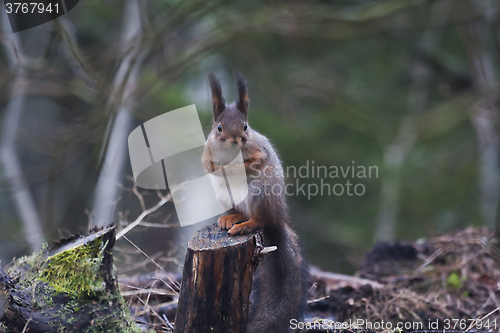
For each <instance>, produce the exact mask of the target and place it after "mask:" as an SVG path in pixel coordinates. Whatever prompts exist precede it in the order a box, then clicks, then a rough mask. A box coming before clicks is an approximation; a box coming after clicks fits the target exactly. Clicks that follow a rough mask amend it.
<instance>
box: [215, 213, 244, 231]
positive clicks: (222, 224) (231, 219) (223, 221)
mask: <svg viewBox="0 0 500 333" xmlns="http://www.w3.org/2000/svg"><path fill="white" fill-rule="evenodd" d="M245 220H246V219H245V216H243V215H242V214H233V215H226V216H221V217H219V228H221V229H222V230H228V229H230V228H231V227H232V226H233V225H234V224H235V223H238V222H241V221H245Z"/></svg>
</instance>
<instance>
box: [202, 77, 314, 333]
mask: <svg viewBox="0 0 500 333" xmlns="http://www.w3.org/2000/svg"><path fill="white" fill-rule="evenodd" d="M208 79H209V82H210V88H211V91H212V110H213V116H214V117H213V125H212V130H211V132H210V134H209V136H208V139H207V142H206V143H205V149H204V152H203V157H202V162H203V164H204V166H205V168H206V169H207V170H208V171H209V172H213V171H214V170H216V169H217V168H220V162H219V161H217V160H216V157H214V156H216V152H217V151H220V150H221V149H222V147H227V146H228V145H238V146H239V147H240V149H241V153H242V156H243V161H244V164H245V170H246V175H247V184H248V195H247V197H246V198H245V200H244V201H242V202H241V203H239V204H237V205H235V206H233V208H232V209H231V210H229V211H228V212H227V213H226V214H225V215H224V216H221V217H220V218H219V220H218V225H219V227H220V228H221V229H224V230H228V234H229V235H239V234H246V233H250V232H252V231H253V230H255V229H257V228H262V229H263V234H264V246H276V247H277V250H276V251H273V252H270V253H268V254H266V255H265V256H264V258H263V259H262V261H261V262H260V263H259V265H258V267H257V270H256V272H255V275H254V281H253V288H252V293H251V296H250V299H251V305H250V309H249V315H248V326H247V332H249V333H263V332H264V333H282V332H290V331H291V330H290V321H291V320H292V319H296V320H300V319H301V317H302V314H303V311H304V310H305V305H306V301H305V299H306V293H307V277H308V266H307V263H306V260H305V259H304V256H303V254H302V250H301V248H300V245H299V242H298V237H297V235H296V234H295V232H294V231H293V230H292V228H291V227H290V218H289V215H288V209H287V205H286V200H285V187H284V186H285V183H284V175H283V168H282V165H281V161H280V160H279V158H278V155H277V153H276V150H275V149H274V148H273V146H272V145H271V143H270V142H269V140H268V139H267V138H266V137H265V136H263V135H262V134H260V133H258V132H257V131H255V130H253V129H252V128H251V127H250V126H249V124H248V117H247V111H248V106H249V98H248V88H247V83H246V81H245V79H244V78H243V77H242V76H241V75H240V74H237V75H236V83H237V87H238V99H237V101H236V102H234V103H232V104H230V105H226V103H225V100H224V97H223V94H222V88H221V84H220V82H219V80H218V79H217V77H216V76H215V75H214V74H213V73H210V74H209V75H208ZM214 152H215V153H214ZM219 178H220V177H219ZM220 192H222V191H220ZM216 193H218V192H217V191H216ZM217 200H219V201H224V200H226V201H227V200H228V199H227V198H225V197H224V196H223V195H222V194H220V193H219V194H217Z"/></svg>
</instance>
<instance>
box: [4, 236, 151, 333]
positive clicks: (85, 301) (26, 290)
mask: <svg viewBox="0 0 500 333" xmlns="http://www.w3.org/2000/svg"><path fill="white" fill-rule="evenodd" d="M114 244H115V228H114V227H110V228H106V229H102V230H98V229H96V230H93V231H92V232H91V233H90V234H89V235H87V236H73V237H71V238H67V239H64V240H61V241H59V242H57V243H56V244H54V245H53V246H52V247H50V248H49V247H47V246H46V247H45V248H44V249H43V250H42V251H41V252H39V253H36V254H34V255H32V256H30V257H23V258H20V259H18V260H16V262H15V263H14V265H13V267H11V268H10V269H8V270H7V272H4V271H3V270H0V305H2V306H0V322H1V323H2V324H3V325H4V327H5V329H6V331H7V332H12V333H17V332H31V333H38V332H40V333H42V332H79V333H80V332H89V333H90V332H114V333H122V332H123V333H132V332H137V333H138V332H141V331H140V330H139V328H138V327H136V326H135V324H134V323H133V321H132V320H131V319H130V318H129V317H128V315H127V313H128V311H127V310H126V309H125V305H124V302H123V298H122V296H121V295H120V292H119V290H118V288H117V284H116V278H115V276H114V272H113V257H112V253H111V251H112V249H113V246H114Z"/></svg>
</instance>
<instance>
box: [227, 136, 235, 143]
mask: <svg viewBox="0 0 500 333" xmlns="http://www.w3.org/2000/svg"><path fill="white" fill-rule="evenodd" d="M226 141H227V142H229V143H236V137H235V136H233V137H230V138H227V140H226Z"/></svg>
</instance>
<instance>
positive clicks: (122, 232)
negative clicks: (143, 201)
mask: <svg viewBox="0 0 500 333" xmlns="http://www.w3.org/2000/svg"><path fill="white" fill-rule="evenodd" d="M170 199H171V195H170V194H168V195H167V196H165V197H162V198H161V200H160V201H158V203H157V204H156V205H154V206H153V207H151V208H149V209H146V210H144V211H142V213H141V214H139V216H138V217H137V218H136V219H135V221H134V222H132V223H130V224H129V225H128V226H126V227H125V228H123V229H122V230H120V231H119V232H118V233H117V234H116V239H117V240H118V239H120V238H121V237H122V236H124V235H125V234H126V233H127V232H129V231H130V230H132V229H133V228H135V227H136V226H137V225H139V223H141V222H142V220H143V219H144V218H145V217H146V216H148V215H149V214H151V213H153V212H155V211H157V210H158V209H159V208H160V207H161V206H163V205H164V204H166V203H167V202H168V201H170Z"/></svg>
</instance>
